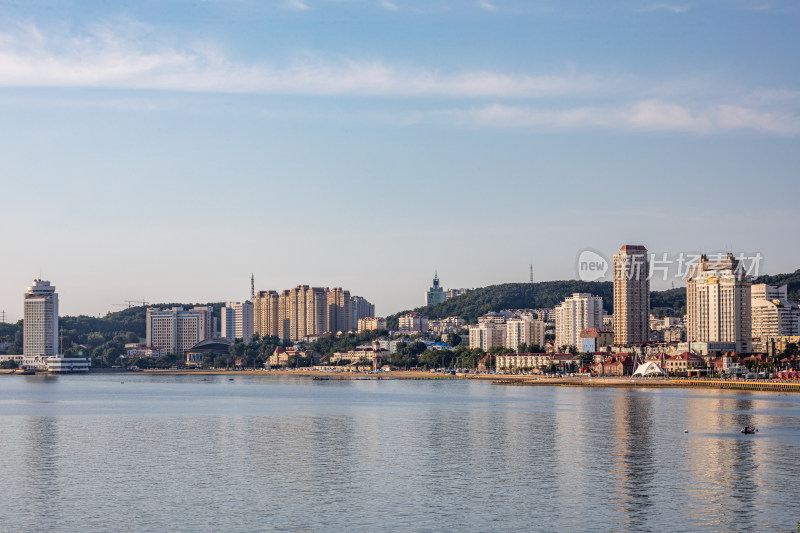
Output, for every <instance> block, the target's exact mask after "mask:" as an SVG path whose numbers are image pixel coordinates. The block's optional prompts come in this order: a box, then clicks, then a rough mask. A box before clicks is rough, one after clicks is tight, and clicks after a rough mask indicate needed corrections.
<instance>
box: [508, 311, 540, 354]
mask: <svg viewBox="0 0 800 533" xmlns="http://www.w3.org/2000/svg"><path fill="white" fill-rule="evenodd" d="M520 344H528V345H529V344H538V345H539V346H544V344H545V342H544V321H543V320H537V319H535V318H533V315H532V314H523V315H518V316H515V317H513V318H510V319H508V320H507V321H506V335H505V347H506V348H511V349H512V350H514V351H516V350H518V349H519V345H520Z"/></svg>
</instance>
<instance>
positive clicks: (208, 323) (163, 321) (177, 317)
mask: <svg viewBox="0 0 800 533" xmlns="http://www.w3.org/2000/svg"><path fill="white" fill-rule="evenodd" d="M212 312H213V308H211V307H194V308H192V309H188V310H187V309H184V308H183V307H173V308H172V309H158V308H155V307H151V308H149V309H148V310H147V322H146V329H147V332H146V333H147V341H146V345H147V346H153V347H158V348H165V349H166V350H167V352H168V353H171V354H180V353H183V352H184V350H188V349H189V348H191V347H192V346H194V345H195V344H197V343H198V342H200V341H202V340H205V339H210V338H211V337H212V336H213V331H214V329H215V328H214V327H213V324H212Z"/></svg>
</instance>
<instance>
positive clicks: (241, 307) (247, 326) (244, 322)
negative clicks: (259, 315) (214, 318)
mask: <svg viewBox="0 0 800 533" xmlns="http://www.w3.org/2000/svg"><path fill="white" fill-rule="evenodd" d="M221 315H222V316H221V319H222V336H223V337H225V338H226V339H228V340H231V341H232V340H235V339H242V340H243V341H244V342H250V341H251V340H252V339H253V304H251V303H250V302H228V303H227V304H225V307H223V308H222V312H221Z"/></svg>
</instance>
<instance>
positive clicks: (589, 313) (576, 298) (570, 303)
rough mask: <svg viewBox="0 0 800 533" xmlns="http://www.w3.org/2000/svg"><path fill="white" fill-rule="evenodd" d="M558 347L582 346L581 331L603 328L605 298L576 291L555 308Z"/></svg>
mask: <svg viewBox="0 0 800 533" xmlns="http://www.w3.org/2000/svg"><path fill="white" fill-rule="evenodd" d="M555 314H556V343H555V346H556V349H558V348H560V347H561V346H575V347H576V348H577V349H580V347H581V331H583V330H585V329H592V328H594V329H602V327H603V298H601V297H600V296H593V295H591V294H588V293H581V292H576V293H575V294H573V295H572V296H570V297H569V298H567V299H566V300H564V301H563V302H561V303H560V304H558V305H557V306H556V308H555Z"/></svg>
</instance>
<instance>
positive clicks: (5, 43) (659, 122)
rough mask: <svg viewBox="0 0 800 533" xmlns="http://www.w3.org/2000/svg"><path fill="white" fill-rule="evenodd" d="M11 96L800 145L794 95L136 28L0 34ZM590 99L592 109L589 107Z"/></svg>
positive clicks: (1, 80)
mask: <svg viewBox="0 0 800 533" xmlns="http://www.w3.org/2000/svg"><path fill="white" fill-rule="evenodd" d="M0 87H55V88H66V87H70V88H104V89H126V90H137V89H138V90H160V91H172V92H176V93H189V92H197V93H230V94H244V93H249V94H286V95H307V96H378V97H392V98H404V99H424V98H436V99H442V100H446V101H453V100H459V99H460V100H478V101H481V100H483V101H493V102H504V101H509V100H511V101H516V102H519V101H524V102H530V101H534V100H536V101H538V102H539V103H538V104H537V105H536V106H532V105H529V104H522V105H520V104H513V105H506V104H505V103H502V104H500V103H498V104H495V105H488V106H484V107H476V108H474V109H469V110H459V109H456V110H452V111H442V112H434V113H431V112H427V111H420V112H419V113H418V114H415V115H413V116H412V117H411V118H410V119H409V118H408V117H406V120H412V121H420V120H430V119H434V118H435V119H442V118H446V119H447V120H448V121H449V122H451V123H452V122H455V123H459V124H465V125H478V126H485V127H554V128H559V127H575V128H578V127H579V128H591V127H601V128H617V129H632V130H640V131H677V132H691V133H698V134H705V133H714V132H720V131H740V130H749V131H757V132H763V133H771V134H781V135H797V134H800V119H798V117H797V115H796V113H795V109H796V102H797V99H798V94H800V93H798V91H796V90H791V89H770V88H766V87H759V88H758V89H757V90H744V89H741V88H740V89H738V90H737V89H735V88H733V86H732V84H730V83H716V84H715V83H713V80H700V81H698V80H694V79H689V78H684V79H681V80H669V79H667V80H642V79H638V78H636V77H634V76H625V75H614V76H598V75H593V74H585V73H579V72H577V73H576V72H567V73H564V74H549V75H532V74H519V73H517V74H506V73H502V72H493V71H486V70H471V71H462V72H443V71H441V70H438V69H435V68H426V67H419V66H408V65H393V64H388V63H385V62H382V61H377V60H376V61H364V60H353V59H348V58H338V59H330V58H322V57H318V56H312V55H307V56H304V57H300V58H296V59H294V60H292V61H288V62H285V63H282V64H258V63H244V62H241V61H236V60H233V59H231V58H230V57H229V56H228V55H227V54H225V53H224V52H222V51H221V50H219V49H217V48H215V47H214V46H212V45H210V44H208V43H196V44H194V45H192V46H183V47H177V46H174V45H172V44H169V43H165V42H160V41H159V40H158V39H157V36H156V35H155V34H154V32H153V30H152V28H149V27H147V26H143V25H140V24H138V23H135V22H133V23H130V22H129V21H123V22H122V23H117V25H106V26H97V27H94V28H91V29H90V30H89V31H87V32H86V33H83V34H80V35H55V34H48V32H43V31H41V30H40V29H39V28H37V27H36V26H31V25H23V26H19V27H18V28H17V29H16V31H14V32H10V33H0ZM589 99H591V101H592V102H593V103H592V105H590V106H586V105H581V102H586V101H588V100H589ZM685 102H692V105H691V106H689V105H686V104H685ZM703 102H705V103H703ZM785 110H789V111H785ZM377 112H378V113H380V111H377Z"/></svg>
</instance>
